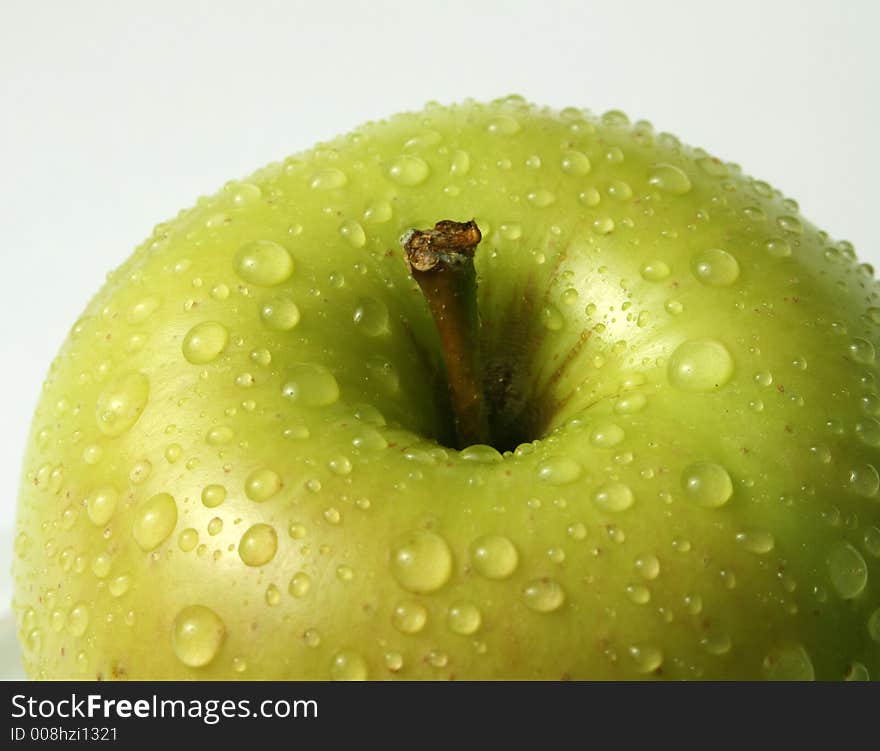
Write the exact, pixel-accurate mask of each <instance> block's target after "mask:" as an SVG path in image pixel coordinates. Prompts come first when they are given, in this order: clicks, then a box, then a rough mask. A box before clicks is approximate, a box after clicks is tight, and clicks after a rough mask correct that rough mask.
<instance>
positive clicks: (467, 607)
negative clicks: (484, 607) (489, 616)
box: [446, 602, 483, 636]
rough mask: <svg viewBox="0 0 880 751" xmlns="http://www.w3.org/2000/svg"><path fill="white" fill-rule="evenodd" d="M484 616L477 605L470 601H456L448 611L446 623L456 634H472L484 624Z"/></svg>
mask: <svg viewBox="0 0 880 751" xmlns="http://www.w3.org/2000/svg"><path fill="white" fill-rule="evenodd" d="M482 621H483V616H482V614H481V613H480V609H479V608H478V607H477V606H476V605H472V604H471V603H469V602H455V603H453V604H452V605H450V606H449V610H448V612H447V613H446V625H447V626H449V630H450V631H452V633H454V634H459V635H461V636H470V635H471V634H475V633H476V632H477V631H478V630H479V628H480V625H481V624H482Z"/></svg>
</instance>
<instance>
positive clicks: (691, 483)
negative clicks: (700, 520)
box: [681, 461, 733, 508]
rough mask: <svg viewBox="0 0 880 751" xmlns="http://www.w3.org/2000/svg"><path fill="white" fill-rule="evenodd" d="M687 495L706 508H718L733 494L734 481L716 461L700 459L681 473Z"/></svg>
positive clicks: (683, 487)
mask: <svg viewBox="0 0 880 751" xmlns="http://www.w3.org/2000/svg"><path fill="white" fill-rule="evenodd" d="M681 487H682V490H683V491H684V494H685V497H686V498H687V499H688V500H690V501H692V502H693V503H696V504H697V505H698V506H703V507H705V508H718V507H719V506H723V505H724V504H725V503H727V502H728V501H729V500H730V498H731V496H732V495H733V482H732V481H731V479H730V475H729V474H728V473H727V470H726V469H724V467H722V466H721V465H720V464H716V463H715V462H708V461H700V462H694V463H693V464H690V465H688V467H687V468H686V469H685V470H684V472H682V475H681Z"/></svg>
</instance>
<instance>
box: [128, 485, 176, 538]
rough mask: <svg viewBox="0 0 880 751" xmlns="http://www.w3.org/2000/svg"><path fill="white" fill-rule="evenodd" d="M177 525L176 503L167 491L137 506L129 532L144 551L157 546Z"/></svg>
mask: <svg viewBox="0 0 880 751" xmlns="http://www.w3.org/2000/svg"><path fill="white" fill-rule="evenodd" d="M176 525H177V504H176V503H175V502H174V498H172V497H171V496H170V495H169V494H168V493H157V494H156V495H154V496H152V497H151V498H150V499H149V500H147V501H144V502H143V503H142V504H141V505H140V506H138V507H137V509H136V510H135V513H134V523H133V524H132V528H131V533H132V535H133V536H134V539H135V542H136V543H137V544H138V546H139V547H140V548H141V550H144V551H150V550H153V549H154V548H157V547H159V545H161V544H162V543H163V542H165V540H166V539H167V538H168V535H170V534H171V533H172V532H173V531H174V527H175V526H176Z"/></svg>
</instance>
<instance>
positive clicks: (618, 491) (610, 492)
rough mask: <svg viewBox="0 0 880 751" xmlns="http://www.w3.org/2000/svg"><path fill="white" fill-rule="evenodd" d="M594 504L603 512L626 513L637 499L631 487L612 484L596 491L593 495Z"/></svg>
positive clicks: (616, 483)
mask: <svg viewBox="0 0 880 751" xmlns="http://www.w3.org/2000/svg"><path fill="white" fill-rule="evenodd" d="M593 503H595V504H596V506H598V507H599V508H600V509H602V510H603V511H611V512H617V511H626V509H628V508H630V507H631V506H632V505H633V503H635V497H634V496H633V492H632V490H631V489H630V487H629V485H625V484H623V483H622V482H610V483H607V484H605V485H603V486H602V487H601V488H599V489H598V490H597V491H596V493H595V494H594V495H593Z"/></svg>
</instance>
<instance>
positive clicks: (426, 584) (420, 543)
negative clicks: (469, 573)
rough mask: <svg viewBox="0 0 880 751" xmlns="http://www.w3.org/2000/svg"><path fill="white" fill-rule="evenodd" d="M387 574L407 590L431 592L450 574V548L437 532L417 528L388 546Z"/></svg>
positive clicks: (420, 592)
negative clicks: (389, 551)
mask: <svg viewBox="0 0 880 751" xmlns="http://www.w3.org/2000/svg"><path fill="white" fill-rule="evenodd" d="M391 574H392V575H393V576H394V578H395V579H396V580H397V583H398V584H400V586H401V587H403V588H404V589H405V590H407V591H409V592H415V593H419V594H424V593H427V592H434V591H436V590H438V589H440V587H442V586H443V585H444V584H446V582H447V581H449V578H450V576H452V551H451V550H450V549H449V545H448V544H447V543H446V540H444V539H443V538H442V537H440V535H438V534H436V533H434V532H428V531H426V530H418V531H416V532H413V533H411V534H409V535H407V536H406V537H404V538H402V539H400V540H398V541H397V542H396V543H395V544H394V546H393V547H392V549H391Z"/></svg>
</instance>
